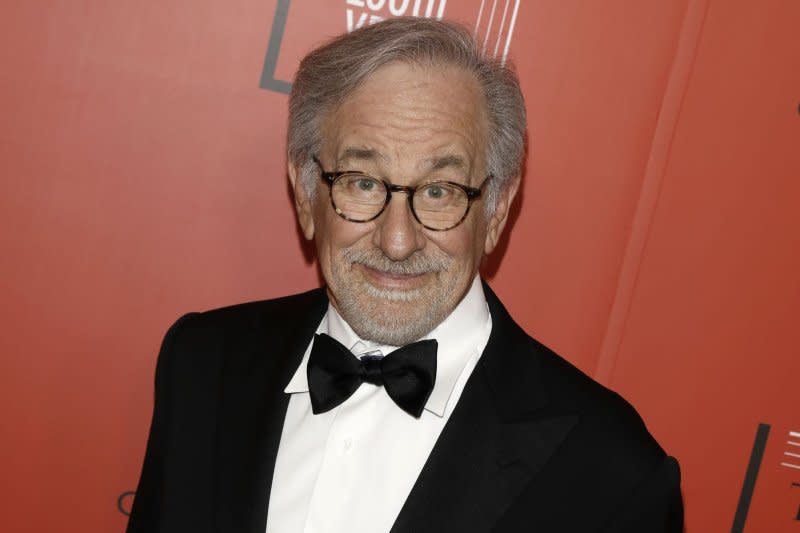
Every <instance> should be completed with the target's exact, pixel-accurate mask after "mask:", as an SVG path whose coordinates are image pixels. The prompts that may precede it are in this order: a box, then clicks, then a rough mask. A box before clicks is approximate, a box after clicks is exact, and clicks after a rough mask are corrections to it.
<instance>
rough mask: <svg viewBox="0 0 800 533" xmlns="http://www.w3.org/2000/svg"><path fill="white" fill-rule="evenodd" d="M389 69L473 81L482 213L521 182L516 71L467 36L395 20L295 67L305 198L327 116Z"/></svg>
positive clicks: (292, 152)
mask: <svg viewBox="0 0 800 533" xmlns="http://www.w3.org/2000/svg"><path fill="white" fill-rule="evenodd" d="M393 62H405V63H412V64H417V65H423V66H429V65H434V66H439V65H453V66H457V67H460V68H463V69H465V70H466V71H468V72H471V73H473V74H474V75H475V78H476V79H477V80H478V82H479V84H480V87H481V88H482V90H483V94H484V97H485V102H486V111H487V113H486V115H487V117H488V121H489V124H488V126H489V143H488V146H487V147H486V150H487V152H486V154H485V158H486V159H485V160H486V165H487V168H486V171H487V174H491V175H492V176H493V177H494V178H493V179H492V180H490V181H489V184H488V186H487V201H486V210H487V211H486V212H487V214H491V213H493V212H494V209H495V207H496V202H497V197H498V193H499V192H500V191H502V190H503V189H504V188H505V187H507V186H508V185H509V184H510V183H511V182H512V180H514V179H515V178H516V177H517V176H519V175H520V172H521V166H522V158H523V155H524V152H525V132H526V117H525V102H524V100H523V97H522V92H521V90H520V87H519V80H518V79H517V76H516V74H515V73H514V71H513V70H512V69H511V68H509V67H508V66H506V65H504V64H503V63H502V62H501V61H500V60H498V59H496V58H493V57H490V56H488V55H487V54H485V53H484V52H483V51H482V50H481V48H480V46H479V45H478V44H477V43H476V41H475V39H474V38H473V37H472V35H471V34H470V32H469V30H467V29H466V28H464V27H462V26H459V25H457V24H454V23H452V22H446V21H440V20H435V19H428V18H415V17H397V18H390V19H387V20H384V21H382V22H378V23H377V24H373V25H369V26H364V27H362V28H360V29H357V30H355V31H353V32H351V33H349V34H345V35H341V36H339V37H336V38H334V39H333V40H331V41H329V42H328V43H326V44H324V45H322V46H320V47H319V48H317V49H315V50H313V51H312V52H311V53H309V54H308V55H307V56H306V57H305V58H304V59H303V60H302V61H301V63H300V67H299V69H298V71H297V75H296V76H295V80H294V84H293V85H292V91H291V94H290V96H289V128H288V136H287V137H288V138H287V150H288V157H289V161H290V162H291V163H293V164H294V165H295V166H296V168H298V169H299V170H300V174H301V175H300V179H301V180H302V184H303V186H304V187H305V190H306V192H307V194H309V195H310V196H311V195H313V194H314V191H315V189H316V180H317V179H318V177H319V176H318V172H319V170H318V169H317V168H316V165H315V163H314V162H313V160H312V157H313V156H315V155H318V154H319V150H320V147H321V143H322V139H321V138H320V130H321V124H322V120H323V118H324V117H325V115H326V114H327V113H329V112H331V111H332V110H333V109H335V108H336V107H337V106H338V105H339V104H341V103H342V102H343V101H344V100H345V99H346V98H347V97H348V96H349V95H350V94H351V93H352V92H353V91H354V90H355V89H356V88H358V87H359V85H360V84H361V83H362V82H364V81H365V80H366V79H367V78H368V77H369V76H370V75H371V74H373V73H374V72H375V71H376V70H378V69H379V68H381V67H383V66H385V65H387V64H389V63H393Z"/></svg>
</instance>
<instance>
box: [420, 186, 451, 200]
mask: <svg viewBox="0 0 800 533" xmlns="http://www.w3.org/2000/svg"><path fill="white" fill-rule="evenodd" d="M425 196H426V197H427V198H429V199H430V200H441V199H443V198H444V197H446V196H447V189H445V188H444V187H442V186H441V185H430V186H428V187H425Z"/></svg>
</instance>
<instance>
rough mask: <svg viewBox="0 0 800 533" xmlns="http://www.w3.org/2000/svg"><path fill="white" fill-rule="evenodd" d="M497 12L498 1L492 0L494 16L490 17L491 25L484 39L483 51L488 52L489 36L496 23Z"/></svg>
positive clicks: (487, 27) (488, 25)
mask: <svg viewBox="0 0 800 533" xmlns="http://www.w3.org/2000/svg"><path fill="white" fill-rule="evenodd" d="M495 11H497V0H492V14H491V15H489V24H487V25H486V37H484V38H483V51H484V52H485V51H486V44H487V43H488V42H489V34H490V33H492V23H493V22H494V12H495Z"/></svg>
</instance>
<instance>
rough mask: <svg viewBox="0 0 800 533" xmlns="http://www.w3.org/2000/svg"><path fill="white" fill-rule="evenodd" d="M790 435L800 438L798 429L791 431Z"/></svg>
mask: <svg viewBox="0 0 800 533" xmlns="http://www.w3.org/2000/svg"><path fill="white" fill-rule="evenodd" d="M789 436H790V437H794V438H796V439H800V433H798V432H797V431H790V432H789Z"/></svg>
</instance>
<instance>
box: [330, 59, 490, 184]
mask: <svg viewBox="0 0 800 533" xmlns="http://www.w3.org/2000/svg"><path fill="white" fill-rule="evenodd" d="M486 130H487V127H486V112H485V103H484V98H483V95H482V93H481V89H480V85H479V84H478V81H477V80H476V79H475V77H474V75H473V74H471V73H470V72H468V71H466V70H464V69H462V68H459V67H456V66H435V67H434V66H420V65H411V64H406V63H393V64H390V65H387V66H384V67H382V68H380V69H378V70H377V71H376V72H375V73H373V74H372V75H371V76H370V77H369V78H368V79H367V80H365V81H364V82H363V83H362V84H361V85H360V86H359V87H358V88H357V89H356V90H355V91H353V93H351V94H350V95H349V96H348V97H346V98H345V99H344V101H343V102H342V103H341V104H340V105H339V106H338V107H337V108H336V109H334V110H333V111H332V112H331V113H330V114H329V115H328V116H327V117H325V119H324V120H323V123H322V131H321V133H322V143H323V146H322V151H323V153H324V154H325V155H326V157H328V158H332V159H335V161H337V163H343V162H345V160H350V159H359V160H364V161H369V162H371V163H373V164H375V165H380V166H394V165H403V166H408V165H412V166H417V167H419V166H424V164H425V162H426V161H427V162H431V161H441V160H442V158H451V159H454V160H458V159H460V160H462V161H463V162H464V164H465V165H466V166H469V167H470V169H469V170H472V169H473V168H474V167H476V166H477V165H480V164H482V163H483V152H484V150H483V147H484V145H485V142H486V137H487V134H486Z"/></svg>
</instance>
